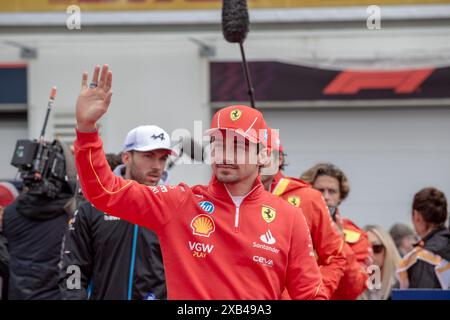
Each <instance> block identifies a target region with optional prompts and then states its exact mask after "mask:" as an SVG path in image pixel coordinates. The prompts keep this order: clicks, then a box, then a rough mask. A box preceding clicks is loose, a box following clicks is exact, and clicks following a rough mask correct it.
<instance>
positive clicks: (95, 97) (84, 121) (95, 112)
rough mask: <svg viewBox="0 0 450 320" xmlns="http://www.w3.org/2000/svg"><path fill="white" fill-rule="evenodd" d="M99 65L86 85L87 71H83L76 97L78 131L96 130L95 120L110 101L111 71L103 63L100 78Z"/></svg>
mask: <svg viewBox="0 0 450 320" xmlns="http://www.w3.org/2000/svg"><path fill="white" fill-rule="evenodd" d="M99 74H100V66H96V67H95V70H94V74H93V76H92V81H91V83H90V84H89V86H88V83H87V81H88V73H87V72H83V77H82V80H81V92H80V94H79V96H78V99H77V106H76V117H77V128H78V130H79V131H84V132H89V131H95V130H96V123H97V121H98V120H99V119H100V118H101V117H102V116H103V115H104V114H105V113H106V111H107V110H108V107H109V104H110V103H111V96H112V91H111V86H112V72H111V71H109V67H108V65H107V64H105V65H103V67H102V71H101V75H100V79H99Z"/></svg>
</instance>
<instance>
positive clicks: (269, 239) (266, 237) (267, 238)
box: [259, 230, 277, 244]
mask: <svg viewBox="0 0 450 320" xmlns="http://www.w3.org/2000/svg"><path fill="white" fill-rule="evenodd" d="M259 239H260V240H261V241H262V242H264V243H265V244H274V243H275V242H277V240H276V239H275V238H274V236H273V235H272V232H270V230H267V232H266V233H265V234H263V235H262V236H261V237H259Z"/></svg>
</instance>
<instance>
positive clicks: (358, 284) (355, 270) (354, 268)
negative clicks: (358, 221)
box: [331, 213, 371, 300]
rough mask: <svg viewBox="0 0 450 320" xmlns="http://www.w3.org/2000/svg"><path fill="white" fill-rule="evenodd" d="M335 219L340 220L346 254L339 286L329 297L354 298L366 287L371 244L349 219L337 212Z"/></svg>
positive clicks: (336, 298)
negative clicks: (344, 267) (344, 266)
mask: <svg viewBox="0 0 450 320" xmlns="http://www.w3.org/2000/svg"><path fill="white" fill-rule="evenodd" d="M337 219H340V220H341V225H342V228H343V231H344V234H345V242H346V243H345V245H344V253H345V255H346V256H347V266H346V269H345V272H344V276H343V277H342V279H341V282H340V283H339V287H338V288H337V290H336V291H335V293H334V295H332V296H331V299H332V300H354V299H356V298H357V297H358V296H359V295H361V294H362V293H363V292H364V291H365V290H366V288H367V286H366V281H367V279H368V274H367V270H366V269H367V262H368V259H369V255H370V250H371V246H370V243H369V238H368V237H367V234H366V233H365V232H364V230H362V229H360V228H359V227H358V226H357V225H355V224H354V223H353V222H352V221H350V220H349V219H345V218H340V216H339V213H337Z"/></svg>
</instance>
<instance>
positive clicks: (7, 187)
mask: <svg viewBox="0 0 450 320" xmlns="http://www.w3.org/2000/svg"><path fill="white" fill-rule="evenodd" d="M18 195H19V192H18V191H17V189H16V187H15V186H14V185H13V184H11V183H9V182H0V206H2V207H6V206H9V205H10V204H11V203H12V202H13V201H14V200H15V199H16V197H17V196H18Z"/></svg>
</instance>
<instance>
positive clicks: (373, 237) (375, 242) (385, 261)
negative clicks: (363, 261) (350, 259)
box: [362, 225, 401, 300]
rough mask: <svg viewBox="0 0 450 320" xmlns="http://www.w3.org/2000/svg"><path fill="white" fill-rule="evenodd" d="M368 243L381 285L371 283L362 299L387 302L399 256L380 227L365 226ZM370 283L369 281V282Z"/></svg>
mask: <svg viewBox="0 0 450 320" xmlns="http://www.w3.org/2000/svg"><path fill="white" fill-rule="evenodd" d="M364 230H365V231H366V232H367V236H368V237H369V241H370V243H371V245H372V251H373V256H372V258H373V264H374V266H377V267H379V268H380V269H379V270H380V272H381V273H380V276H381V277H380V278H378V279H377V277H375V278H374V279H375V280H378V281H379V280H381V283H372V286H373V287H371V286H369V289H368V290H367V291H366V292H365V293H364V294H363V296H362V299H367V300H387V299H389V298H390V296H391V291H392V287H393V286H394V285H395V284H396V277H395V271H396V270H397V268H398V266H399V263H400V259H401V258H400V254H399V253H398V250H397V247H396V246H395V243H394V240H392V237H391V236H390V235H389V233H387V232H386V231H385V230H384V229H383V228H382V227H380V226H377V225H367V226H365V227H364ZM369 282H370V280H369Z"/></svg>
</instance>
